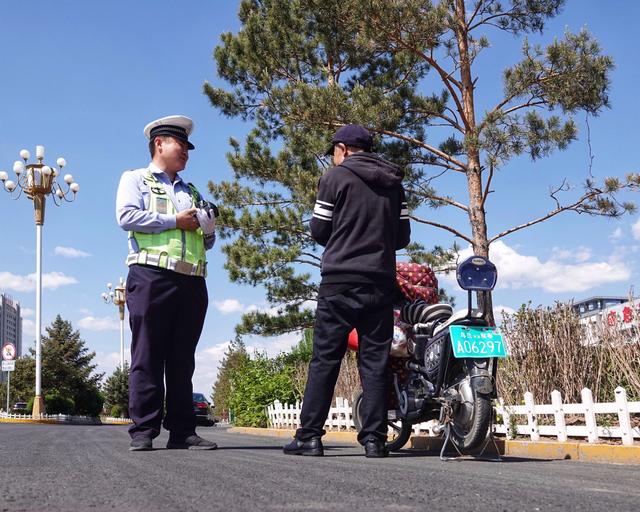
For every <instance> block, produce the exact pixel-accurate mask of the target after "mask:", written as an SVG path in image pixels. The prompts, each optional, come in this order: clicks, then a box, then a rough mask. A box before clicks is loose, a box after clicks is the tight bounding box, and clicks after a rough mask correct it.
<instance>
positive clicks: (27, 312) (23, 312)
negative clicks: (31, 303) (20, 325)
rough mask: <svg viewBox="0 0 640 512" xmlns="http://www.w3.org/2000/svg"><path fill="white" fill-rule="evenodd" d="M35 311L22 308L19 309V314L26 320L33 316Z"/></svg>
mask: <svg viewBox="0 0 640 512" xmlns="http://www.w3.org/2000/svg"><path fill="white" fill-rule="evenodd" d="M35 313H36V312H35V311H34V310H33V309H31V308H22V309H20V314H21V315H22V318H27V317H30V316H33V315H35Z"/></svg>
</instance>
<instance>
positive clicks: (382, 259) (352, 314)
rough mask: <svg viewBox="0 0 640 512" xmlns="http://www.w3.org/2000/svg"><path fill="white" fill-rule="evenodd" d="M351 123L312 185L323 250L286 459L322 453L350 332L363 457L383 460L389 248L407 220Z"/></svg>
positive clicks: (401, 243)
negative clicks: (309, 353) (307, 357)
mask: <svg viewBox="0 0 640 512" xmlns="http://www.w3.org/2000/svg"><path fill="white" fill-rule="evenodd" d="M371 146H372V137H371V135H370V134H369V132H368V131H367V130H366V129H365V128H363V127H362V126H359V125H347V126H343V127H342V128H340V129H339V130H338V131H337V132H336V134H335V136H334V137H333V145H332V148H331V149H330V150H329V152H328V153H327V154H333V163H334V165H335V167H333V168H331V169H329V170H328V171H327V172H326V173H325V174H324V175H323V176H322V178H321V179H320V184H319V188H318V196H317V199H316V204H315V208H314V211H313V217H312V219H311V235H312V236H313V238H314V240H316V242H318V243H319V244H321V245H323V246H324V247H325V250H324V254H323V256H322V270H321V275H322V279H321V281H320V289H319V293H318V306H317V309H316V320H315V326H314V331H313V358H312V360H311V363H310V365H309V378H308V380H307V386H306V389H305V393H304V402H303V406H302V413H301V424H302V426H301V427H300V428H299V429H298V430H297V432H296V435H295V438H294V439H293V441H292V442H291V443H290V444H288V445H287V446H285V447H284V452H285V453H286V454H290V455H323V453H324V451H323V447H322V441H321V437H322V436H323V435H324V434H325V430H324V429H323V426H324V422H325V420H326V418H327V415H328V413H329V409H330V407H331V399H332V396H333V391H334V388H335V385H336V380H337V378H338V373H339V371H340V363H341V362H342V358H343V357H344V354H345V351H346V349H347V336H348V334H349V332H350V331H351V329H352V328H355V329H356V330H357V331H358V335H359V369H360V377H361V380H362V388H363V393H364V394H363V399H362V403H361V419H362V429H361V430H360V433H359V434H358V441H359V442H360V443H361V444H362V445H363V446H364V448H365V455H366V456H367V457H385V456H386V455H387V451H386V449H385V441H386V439H387V386H388V383H389V374H388V368H387V360H388V357H389V348H390V345H391V338H392V336H393V298H394V290H395V263H396V250H398V249H402V248H404V247H406V246H407V244H408V243H409V238H410V227H409V214H408V210H407V203H406V201H405V194H404V189H403V188H402V178H403V177H404V172H403V171H402V169H400V168H399V167H397V166H396V165H394V164H392V163H390V162H388V161H386V160H384V159H383V158H381V157H380V156H378V155H376V154H374V153H371V152H370V150H371Z"/></svg>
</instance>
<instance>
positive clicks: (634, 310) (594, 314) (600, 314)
mask: <svg viewBox="0 0 640 512" xmlns="http://www.w3.org/2000/svg"><path fill="white" fill-rule="evenodd" d="M572 307H573V309H574V311H575V312H576V313H577V314H578V315H579V316H580V323H582V324H584V325H596V324H598V325H607V326H609V327H611V328H614V329H616V330H617V331H619V332H628V333H630V334H631V335H633V336H637V333H638V329H640V299H637V298H631V297H590V298H588V299H585V300H581V301H579V302H574V303H573V304H572ZM632 327H633V328H634V329H633V330H632ZM595 332H597V331H595ZM588 338H589V339H590V340H591V342H597V339H598V335H597V334H594V331H591V330H589V331H588Z"/></svg>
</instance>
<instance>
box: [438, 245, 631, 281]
mask: <svg viewBox="0 0 640 512" xmlns="http://www.w3.org/2000/svg"><path fill="white" fill-rule="evenodd" d="M471 254H473V251H472V249H471V247H470V246H469V247H467V248H466V249H464V250H462V251H460V261H463V260H464V259H465V258H468V257H469V256H471ZM584 254H586V253H583V256H584ZM489 257H490V258H491V261H492V262H493V263H494V264H495V265H496V267H497V268H498V286H497V287H498V288H511V289H523V288H541V289H543V290H544V291H547V292H551V293H562V292H583V291H585V290H589V289H590V288H594V287H596V286H600V285H602V284H605V283H614V282H621V281H628V280H629V278H630V277H631V270H630V269H629V267H628V266H627V265H626V264H625V262H624V261H623V260H622V259H621V258H619V257H617V256H616V255H615V254H614V255H613V256H612V257H610V258H609V259H608V260H607V261H601V262H590V263H586V262H584V261H582V262H580V261H578V262H577V263H575V264H569V263H563V262H562V261H560V260H558V259H557V258H554V257H553V255H552V257H551V259H549V260H548V261H541V260H540V259H538V258H537V257H536V256H526V255H524V254H520V253H518V252H516V251H515V250H514V249H513V248H511V247H509V246H508V245H506V244H505V243H504V242H503V241H501V240H499V241H497V242H494V243H493V244H491V249H490V253H489ZM576 261H577V260H576ZM443 279H445V280H449V281H453V280H454V279H455V276H454V275H453V274H451V275H450V276H443Z"/></svg>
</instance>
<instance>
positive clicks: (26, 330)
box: [22, 318, 36, 346]
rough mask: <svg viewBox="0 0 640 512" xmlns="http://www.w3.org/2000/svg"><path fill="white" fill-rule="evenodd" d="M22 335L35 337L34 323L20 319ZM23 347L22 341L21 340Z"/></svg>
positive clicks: (26, 319)
mask: <svg viewBox="0 0 640 512" xmlns="http://www.w3.org/2000/svg"><path fill="white" fill-rule="evenodd" d="M22 335H23V336H25V335H26V336H35V335H36V323H35V322H34V321H33V320H29V319H28V318H23V319H22ZM23 346H24V340H23Z"/></svg>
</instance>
